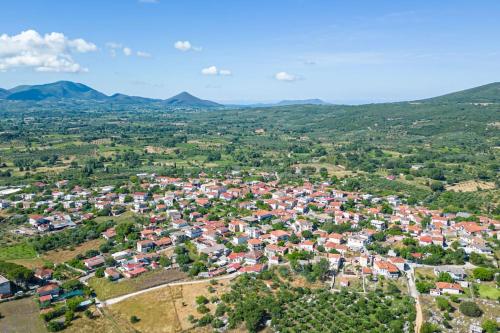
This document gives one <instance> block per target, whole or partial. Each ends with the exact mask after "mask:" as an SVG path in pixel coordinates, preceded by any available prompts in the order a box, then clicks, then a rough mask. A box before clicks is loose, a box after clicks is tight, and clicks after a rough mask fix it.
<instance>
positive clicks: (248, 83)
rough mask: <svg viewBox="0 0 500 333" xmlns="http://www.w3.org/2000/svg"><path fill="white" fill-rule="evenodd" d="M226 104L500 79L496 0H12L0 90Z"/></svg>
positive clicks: (388, 95) (380, 96) (429, 90)
mask: <svg viewBox="0 0 500 333" xmlns="http://www.w3.org/2000/svg"><path fill="white" fill-rule="evenodd" d="M58 80H70V81H75V82H81V83H84V84H87V85H89V86H91V87H93V88H95V89H97V90H99V91H102V92H104V93H106V94H113V93H116V92H120V93H125V94H129V95H136V96H144V97H154V98H168V97H170V96H172V95H175V94H177V93H179V92H181V91H188V92H190V93H192V94H194V95H196V96H198V97H201V98H205V99H211V100H215V101H218V102H223V103H255V102H272V101H279V100H282V99H305V98H321V99H323V100H325V101H329V102H334V103H353V104H356V103H366V102H386V101H400V100H413V99H418V98H426V97H432V96H436V95H440V94H444V93H448V92H452V91H457V90H461V89H466V88H470V87H474V86H478V85H482V84H486V83H491V82H496V81H500V1H498V0H491V1H488V0H484V1H481V0H477V1H466V0H453V1H451V0H440V1H431V0H423V1H409V0H401V1H393V0H390V1H388V0H387V1H386V0H377V1H375V0H365V1H363V0H353V1H345V0H340V1H335V0H197V1H195V0H114V1H113V0H108V1H103V0H99V1H97V0H73V1H60V0H57V1H56V0H31V1H28V0H15V1H14V0H11V1H2V4H0V87H1V88H6V89H9V88H12V87H14V86H17V85H21V84H40V83H48V82H53V81H58Z"/></svg>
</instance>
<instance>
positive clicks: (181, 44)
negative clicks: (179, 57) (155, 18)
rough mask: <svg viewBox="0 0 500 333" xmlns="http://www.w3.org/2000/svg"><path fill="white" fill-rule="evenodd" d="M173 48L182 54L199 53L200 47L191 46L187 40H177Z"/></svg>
mask: <svg viewBox="0 0 500 333" xmlns="http://www.w3.org/2000/svg"><path fill="white" fill-rule="evenodd" d="M174 47H175V48H176V49H177V50H179V51H182V52H186V51H201V47H198V46H193V45H191V42H190V41H188V40H184V41H182V40H178V41H177V42H175V43H174Z"/></svg>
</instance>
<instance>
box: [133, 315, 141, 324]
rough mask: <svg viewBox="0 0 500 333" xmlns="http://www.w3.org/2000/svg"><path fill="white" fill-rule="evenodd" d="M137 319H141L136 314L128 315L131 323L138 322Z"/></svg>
mask: <svg viewBox="0 0 500 333" xmlns="http://www.w3.org/2000/svg"><path fill="white" fill-rule="evenodd" d="M139 321H141V320H140V319H139V318H138V317H137V316H131V317H130V322H131V323H132V324H135V323H138V322H139Z"/></svg>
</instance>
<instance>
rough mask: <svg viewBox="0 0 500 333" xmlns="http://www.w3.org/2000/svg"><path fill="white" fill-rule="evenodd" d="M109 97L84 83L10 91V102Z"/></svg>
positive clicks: (53, 84) (43, 85)
mask: <svg viewBox="0 0 500 333" xmlns="http://www.w3.org/2000/svg"><path fill="white" fill-rule="evenodd" d="M107 98H108V96H106V95H104V94H103V93H101V92H99V91H97V90H95V89H92V88H90V87H89V86H86V85H84V84H82V83H75V82H71V81H57V82H54V83H47V84H41V85H34V86H19V87H15V88H13V89H11V90H10V94H9V95H8V96H7V99H9V100H18V101H27V100H30V101H42V100H46V99H51V100H58V99H77V100H105V99H107Z"/></svg>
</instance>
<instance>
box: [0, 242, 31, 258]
mask: <svg viewBox="0 0 500 333" xmlns="http://www.w3.org/2000/svg"><path fill="white" fill-rule="evenodd" d="M35 257H36V251H35V249H34V248H33V246H31V245H29V244H26V243H20V244H16V245H12V246H6V247H3V248H2V250H1V251H0V260H17V259H33V258H35Z"/></svg>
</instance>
